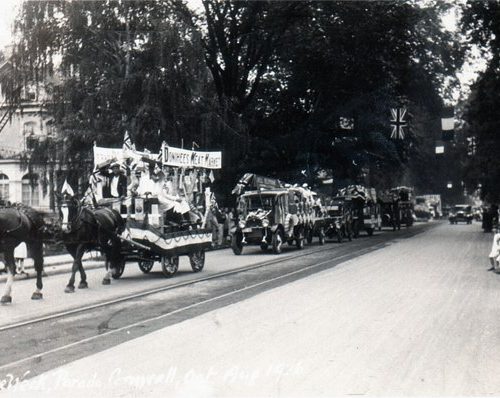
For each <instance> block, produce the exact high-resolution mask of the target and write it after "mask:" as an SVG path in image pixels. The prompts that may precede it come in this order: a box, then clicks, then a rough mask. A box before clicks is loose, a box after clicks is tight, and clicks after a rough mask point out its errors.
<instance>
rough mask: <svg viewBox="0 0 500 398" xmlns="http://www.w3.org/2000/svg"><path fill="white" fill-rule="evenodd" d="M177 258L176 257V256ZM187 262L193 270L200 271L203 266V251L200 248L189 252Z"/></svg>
mask: <svg viewBox="0 0 500 398" xmlns="http://www.w3.org/2000/svg"><path fill="white" fill-rule="evenodd" d="M177 259H178V257H177ZM189 262H190V263H191V268H192V269H193V272H200V271H201V270H202V269H203V267H204V266H205V251H204V250H203V249H200V250H198V251H195V252H193V253H190V254H189Z"/></svg>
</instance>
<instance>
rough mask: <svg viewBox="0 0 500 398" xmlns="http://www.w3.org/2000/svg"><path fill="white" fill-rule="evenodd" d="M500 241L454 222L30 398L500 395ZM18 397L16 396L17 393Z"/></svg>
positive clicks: (47, 379) (174, 328)
mask: <svg viewBox="0 0 500 398" xmlns="http://www.w3.org/2000/svg"><path fill="white" fill-rule="evenodd" d="M490 238H491V235H489V234H483V233H482V232H481V230H480V228H479V225H478V224H474V225H472V226H468V225H455V226H450V225H448V224H445V223H443V224H440V225H439V226H437V227H436V228H433V229H430V230H427V231H426V232H424V233H422V234H419V235H417V236H414V237H412V238H409V239H403V240H400V241H397V242H395V243H393V244H391V245H389V246H387V247H384V248H382V249H379V250H377V251H374V252H371V253H369V254H366V255H363V256H361V257H357V258H354V259H352V260H349V261H346V262H343V263H341V264H339V265H337V266H336V267H335V268H332V269H327V270H325V271H323V272H320V273H316V274H313V275H311V276H308V277H306V278H303V279H298V280H296V281H294V282H291V283H288V284H286V285H283V286H280V287H276V288H274V289H271V290H267V291H264V292H262V293H260V294H258V295H255V296H253V297H251V298H248V299H246V300H243V301H241V302H237V303H234V304H232V305H229V306H225V307H222V308H219V309H216V310H214V311H211V312H208V313H205V314H203V315H201V316H198V317H194V318H192V319H188V320H185V321H183V322H180V323H176V324H173V325H171V326H169V327H165V328H162V329H159V330H157V331H155V332H153V333H150V334H147V335H145V336H143V337H140V338H137V339H134V340H131V341H128V342H126V343H124V344H120V345H117V346H116V347H113V348H110V349H108V350H105V351H102V352H100V353H97V354H94V355H90V356H88V357H86V358H83V359H80V360H78V361H75V362H72V363H69V364H67V365H64V366H62V367H59V368H56V369H54V370H52V371H49V372H47V373H45V374H43V375H41V376H38V377H36V378H34V379H31V380H29V381H27V382H26V384H21V385H20V386H22V387H23V388H25V389H26V390H25V392H24V393H21V392H20V391H18V394H16V395H19V396H30V395H31V394H32V393H33V390H30V389H31V388H33V389H35V390H36V392H37V395H38V396H54V394H56V396H57V391H60V392H61V391H62V392H64V391H67V388H68V384H67V383H72V386H73V387H74V388H73V389H72V395H73V396H81V397H84V396H85V397H87V396H95V397H98V396H103V397H104V396H107V397H109V396H120V397H125V396H137V395H138V394H139V395H141V396H142V395H149V396H170V395H172V396H196V395H198V396H292V395H294V396H297V395H300V396H304V395H305V396H331V395H350V394H363V395H498V394H500V378H498V376H497V374H498V370H499V368H500V365H499V364H498V360H499V358H500V330H499V327H500V317H499V316H498V314H499V313H500V275H496V274H493V273H491V272H488V271H487V269H488V262H487V258H486V255H487V253H488V251H489V245H490V242H489V240H490ZM11 392H12V391H11Z"/></svg>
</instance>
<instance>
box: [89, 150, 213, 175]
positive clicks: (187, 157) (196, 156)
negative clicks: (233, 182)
mask: <svg viewBox="0 0 500 398" xmlns="http://www.w3.org/2000/svg"><path fill="white" fill-rule="evenodd" d="M160 155H161V156H160ZM129 158H131V159H133V160H134V161H140V160H141V159H143V158H149V159H151V160H155V161H162V163H163V164H164V165H167V166H174V167H185V168H203V169H220V168H222V152H204V151H190V150H188V149H182V148H175V147H171V146H167V145H163V147H162V152H161V153H160V154H156V153H150V152H141V151H137V150H133V149H125V150H123V148H104V147H99V146H94V165H98V164H102V163H104V162H106V161H110V160H116V161H118V162H120V161H123V160H124V159H129ZM160 159H161V160H160Z"/></svg>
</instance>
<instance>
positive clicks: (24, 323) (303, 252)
mask: <svg viewBox="0 0 500 398" xmlns="http://www.w3.org/2000/svg"><path fill="white" fill-rule="evenodd" d="M386 232H389V231H386ZM421 232H423V231H417V232H416V233H415V234H412V235H411V236H414V235H417V234H419V233H421ZM365 238H368V237H365ZM396 240H397V238H395V239H392V240H389V241H384V242H379V243H376V244H374V245H371V246H368V247H367V248H363V249H360V250H359V252H362V251H365V250H366V249H372V248H373V247H376V246H378V245H386V244H387V243H389V242H394V241H396ZM337 248H338V246H333V247H331V246H329V247H327V246H323V247H319V248H316V249H313V248H311V249H309V250H307V249H306V250H301V251H299V252H297V254H291V255H289V256H286V257H282V256H280V257H278V258H275V259H273V260H265V261H261V262H258V263H256V264H252V265H248V266H244V267H241V268H238V269H234V270H231V271H223V272H219V273H215V274H212V275H207V276H205V277H201V278H197V279H193V280H189V281H184V282H179V283H176V284H172V285H168V286H162V287H157V288H154V289H149V290H144V291H142V292H138V293H133V294H129V295H125V296H122V297H119V298H116V299H112V300H107V301H101V302H99V303H96V304H90V305H87V306H82V307H78V308H73V309H70V310H67V311H61V312H56V313H53V314H48V315H44V316H41V317H38V318H34V319H29V320H25V321H20V322H16V323H12V324H8V325H4V326H0V332H3V331H8V330H12V329H16V328H19V327H23V326H29V325H34V324H37V323H41V322H45V321H49V320H53V319H57V318H62V317H65V316H69V315H75V314H78V313H82V312H86V311H90V310H94V309H98V308H103V307H107V306H111V305H114V304H119V303H122V302H125V301H129V300H134V299H137V298H141V297H146V296H151V295H154V294H157V293H162V292H165V291H168V290H174V289H177V288H182V287H186V286H190V285H193V284H196V283H199V282H206V281H210V280H214V279H219V278H222V277H225V276H229V275H235V274H239V273H243V272H247V271H252V270H254V269H258V268H262V267H267V266H269V265H273V264H278V263H282V262H285V261H288V260H294V259H297V258H301V257H305V256H308V255H310V254H316V253H323V252H326V251H332V250H335V249H337ZM359 252H358V253H359ZM351 254H352V253H347V254H345V255H341V256H339V257H335V258H333V259H330V260H329V261H335V260H337V259H340V258H344V257H345V256H348V255H351ZM311 267H315V266H308V267H305V268H304V269H311ZM102 335H104V333H103V334H102ZM0 369H2V366H0Z"/></svg>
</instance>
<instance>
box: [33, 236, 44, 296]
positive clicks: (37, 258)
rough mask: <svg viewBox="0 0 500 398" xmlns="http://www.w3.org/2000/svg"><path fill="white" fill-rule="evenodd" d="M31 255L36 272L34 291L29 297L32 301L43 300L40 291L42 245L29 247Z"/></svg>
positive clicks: (36, 244) (37, 244)
mask: <svg viewBox="0 0 500 398" xmlns="http://www.w3.org/2000/svg"><path fill="white" fill-rule="evenodd" d="M30 249H31V252H32V254H33V261H34V263H35V271H36V290H35V291H34V292H33V294H32V295H31V299H32V300H40V299H42V298H43V294H42V289H43V283H42V274H43V244H42V243H40V242H37V243H35V244H33V245H31V247H30Z"/></svg>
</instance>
